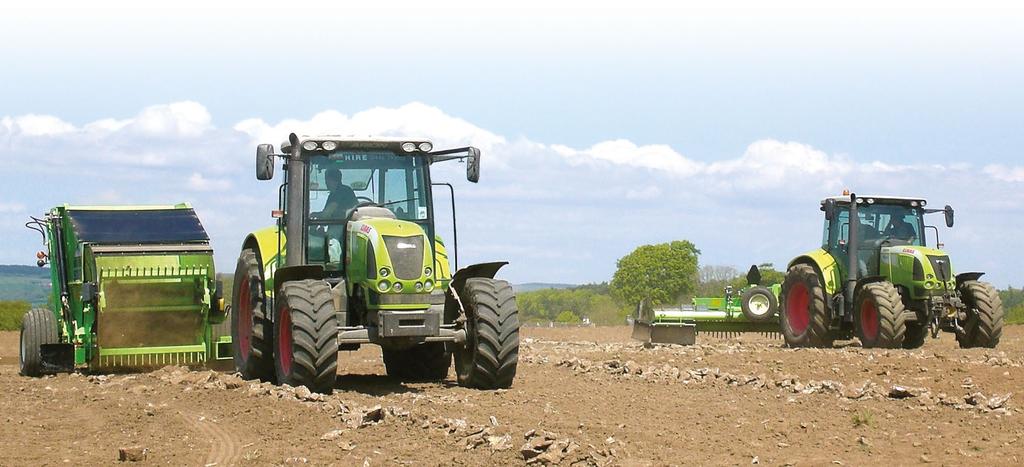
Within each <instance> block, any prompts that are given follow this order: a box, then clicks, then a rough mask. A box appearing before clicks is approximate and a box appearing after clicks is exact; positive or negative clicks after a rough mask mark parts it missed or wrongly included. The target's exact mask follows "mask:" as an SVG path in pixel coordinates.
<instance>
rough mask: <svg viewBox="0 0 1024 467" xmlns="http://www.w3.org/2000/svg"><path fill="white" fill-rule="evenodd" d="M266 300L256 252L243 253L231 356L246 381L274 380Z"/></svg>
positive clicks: (234, 293)
mask: <svg viewBox="0 0 1024 467" xmlns="http://www.w3.org/2000/svg"><path fill="white" fill-rule="evenodd" d="M266 297H267V295H266V291H264V290H263V274H261V271H260V263H259V261H258V260H257V259H256V253H255V252H253V251H252V250H250V249H245V250H242V253H241V254H240V255H238V264H237V265H236V266H235V282H234V287H233V290H232V297H231V303H232V305H231V353H232V354H233V357H232V358H233V359H234V363H235V370H236V371H238V372H239V373H241V374H242V377H243V378H245V379H259V380H263V381H273V379H274V360H273V359H274V350H273V341H274V337H273V325H272V324H271V322H270V320H269V319H268V315H267V309H266V303H267V300H266Z"/></svg>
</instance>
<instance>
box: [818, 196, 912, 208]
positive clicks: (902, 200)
mask: <svg viewBox="0 0 1024 467" xmlns="http://www.w3.org/2000/svg"><path fill="white" fill-rule="evenodd" d="M827 199H832V200H835V202H836V204H850V197H849V196H830V197H828V198H825V199H823V200H821V204H822V205H824V204H825V200H827ZM857 199H859V200H864V201H865V202H867V200H874V204H896V205H901V206H924V205H926V204H928V202H927V201H926V200H925V199H924V198H913V197H908V196H889V195H857Z"/></svg>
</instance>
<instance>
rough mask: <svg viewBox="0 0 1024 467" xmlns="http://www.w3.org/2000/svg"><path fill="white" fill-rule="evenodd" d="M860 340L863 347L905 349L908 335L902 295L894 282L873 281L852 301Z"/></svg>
mask: <svg viewBox="0 0 1024 467" xmlns="http://www.w3.org/2000/svg"><path fill="white" fill-rule="evenodd" d="M853 306H854V308H853V310H854V313H855V314H854V318H855V320H856V322H857V326H856V327H857V337H858V338H859V339H860V342H861V345H862V346H864V348H873V347H880V348H884V349H898V348H901V347H903V341H904V338H905V337H906V333H907V323H906V320H905V318H906V315H904V313H903V312H904V311H905V309H904V307H903V300H902V299H901V298H900V292H899V290H898V289H897V288H896V286H894V285H892V283H891V282H885V281H883V282H872V283H870V284H866V285H864V286H863V287H861V289H860V291H859V292H858V293H857V296H856V297H855V299H854V302H853Z"/></svg>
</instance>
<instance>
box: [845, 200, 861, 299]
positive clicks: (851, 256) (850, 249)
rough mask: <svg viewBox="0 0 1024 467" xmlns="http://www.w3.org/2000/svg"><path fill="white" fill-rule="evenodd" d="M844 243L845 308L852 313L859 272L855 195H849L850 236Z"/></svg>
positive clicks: (858, 241)
mask: <svg viewBox="0 0 1024 467" xmlns="http://www.w3.org/2000/svg"><path fill="white" fill-rule="evenodd" d="M849 237H850V238H849V239H848V241H847V243H846V251H847V258H848V259H847V261H849V267H848V268H847V269H846V297H844V298H845V300H844V302H845V305H846V306H845V308H846V309H847V310H849V311H850V312H851V313H852V312H853V292H854V290H855V289H856V288H857V273H858V272H859V271H860V268H859V263H860V261H859V259H858V256H857V250H858V249H859V247H860V218H859V217H858V216H857V195H856V194H854V193H850V235H849Z"/></svg>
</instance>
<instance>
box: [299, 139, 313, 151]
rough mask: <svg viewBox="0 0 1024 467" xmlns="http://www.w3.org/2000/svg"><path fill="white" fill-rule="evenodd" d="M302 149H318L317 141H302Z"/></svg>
mask: <svg viewBox="0 0 1024 467" xmlns="http://www.w3.org/2000/svg"><path fill="white" fill-rule="evenodd" d="M302 149H305V150H307V151H313V150H316V141H306V142H305V143H302Z"/></svg>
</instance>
